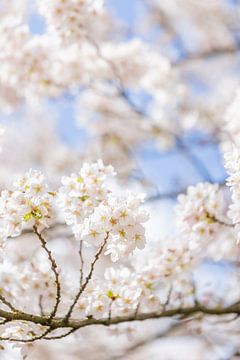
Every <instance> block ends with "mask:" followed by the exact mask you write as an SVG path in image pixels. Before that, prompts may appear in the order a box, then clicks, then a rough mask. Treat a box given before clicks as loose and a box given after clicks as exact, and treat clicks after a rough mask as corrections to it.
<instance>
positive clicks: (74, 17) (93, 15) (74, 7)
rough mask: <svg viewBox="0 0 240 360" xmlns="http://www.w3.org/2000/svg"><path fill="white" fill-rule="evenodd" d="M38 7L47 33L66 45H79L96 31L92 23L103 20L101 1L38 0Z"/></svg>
mask: <svg viewBox="0 0 240 360" xmlns="http://www.w3.org/2000/svg"><path fill="white" fill-rule="evenodd" d="M38 5H39V12H40V14H42V15H43V16H44V17H45V18H46V20H47V25H48V31H49V32H50V33H53V34H54V35H55V36H58V37H59V38H60V39H61V40H63V41H65V42H67V43H68V44H69V43H78V44H79V43H80V42H81V40H82V39H83V38H84V37H86V36H90V35H91V34H92V28H93V29H96V28H95V24H93V23H94V22H95V21H98V18H99V17H101V16H102V17H103V18H104V9H103V0H70V1H65V0H59V1H58V0H53V1H52V0H40V1H39V4H38Z"/></svg>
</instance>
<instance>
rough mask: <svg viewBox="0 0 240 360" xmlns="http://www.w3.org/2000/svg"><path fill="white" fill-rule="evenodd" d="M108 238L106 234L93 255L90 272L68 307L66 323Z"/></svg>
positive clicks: (90, 276) (89, 278)
mask: <svg viewBox="0 0 240 360" xmlns="http://www.w3.org/2000/svg"><path fill="white" fill-rule="evenodd" d="M108 236H109V233H108V232H107V235H106V237H105V238H104V240H103V243H102V245H101V246H100V247H99V249H98V251H97V252H96V254H95V256H94V260H93V262H92V263H91V267H90V271H89V273H88V275H87V277H86V278H85V281H84V283H83V284H82V286H81V287H80V289H79V291H78V293H77V295H76V296H75V299H74V301H73V303H72V305H71V306H70V308H69V310H68V312H67V314H66V317H65V319H66V322H68V320H69V318H70V316H71V314H72V312H73V309H74V307H75V305H76V303H77V302H78V300H79V298H80V296H81V295H82V293H83V292H84V290H85V288H86V286H87V285H88V283H89V281H90V280H91V278H92V275H93V271H94V268H95V264H96V262H97V261H98V259H99V256H100V255H101V253H102V251H103V249H104V247H105V245H106V243H107V240H108Z"/></svg>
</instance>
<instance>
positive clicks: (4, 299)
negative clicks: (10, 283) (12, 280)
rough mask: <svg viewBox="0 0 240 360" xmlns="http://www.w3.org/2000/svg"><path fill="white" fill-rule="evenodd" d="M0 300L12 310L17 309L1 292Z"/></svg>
mask: <svg viewBox="0 0 240 360" xmlns="http://www.w3.org/2000/svg"><path fill="white" fill-rule="evenodd" d="M0 301H1V302H2V303H3V304H4V305H6V306H7V307H8V308H9V309H10V310H12V311H13V312H16V311H18V309H16V308H15V307H14V306H13V305H12V304H11V303H10V302H9V301H8V300H7V299H6V298H5V297H4V296H3V295H2V294H0Z"/></svg>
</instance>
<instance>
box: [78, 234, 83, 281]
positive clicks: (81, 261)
mask: <svg viewBox="0 0 240 360" xmlns="http://www.w3.org/2000/svg"><path fill="white" fill-rule="evenodd" d="M82 251H83V241H82V240H80V244H79V252H78V253H79V257H80V285H81V286H82V284H83V266H84V260H83V252H82Z"/></svg>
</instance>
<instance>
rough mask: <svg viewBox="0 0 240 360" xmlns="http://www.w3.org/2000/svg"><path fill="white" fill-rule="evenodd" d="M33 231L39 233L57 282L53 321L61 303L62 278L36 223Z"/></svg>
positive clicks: (52, 314)
mask: <svg viewBox="0 0 240 360" xmlns="http://www.w3.org/2000/svg"><path fill="white" fill-rule="evenodd" d="M33 231H34V233H35V234H36V235H37V237H38V239H39V240H40V242H41V246H42V248H43V249H44V251H45V252H46V253H47V255H48V260H49V262H50V263H51V269H52V271H53V274H54V277H55V284H56V301H55V305H54V308H53V310H52V312H51V315H50V317H49V321H50V322H51V320H52V319H53V318H54V317H55V315H56V313H57V310H58V306H59V304H60V300H61V284H60V280H59V273H58V270H57V264H56V261H55V259H54V258H53V256H52V253H51V251H50V250H49V249H48V247H47V243H46V240H45V239H44V238H43V236H42V235H41V233H40V232H39V231H38V229H37V227H36V225H34V226H33Z"/></svg>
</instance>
